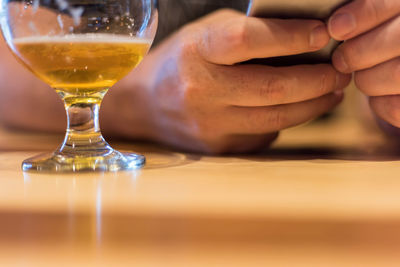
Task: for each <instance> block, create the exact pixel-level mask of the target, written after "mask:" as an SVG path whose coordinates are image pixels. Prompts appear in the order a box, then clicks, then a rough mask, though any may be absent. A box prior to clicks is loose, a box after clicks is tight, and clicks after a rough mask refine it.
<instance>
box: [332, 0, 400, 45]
mask: <svg viewBox="0 0 400 267" xmlns="http://www.w3.org/2000/svg"><path fill="white" fill-rule="evenodd" d="M399 14H400V1H399V0H355V1H352V2H351V3H349V4H347V5H345V6H343V7H342V8H339V9H338V10H337V11H336V12H335V13H334V14H333V15H332V16H331V18H330V19H329V22H328V29H329V33H330V35H331V36H332V37H333V38H335V39H336V40H348V39H351V38H353V37H355V36H357V35H360V34H361V33H364V32H366V31H369V30H371V29H372V28H375V27H376V26H378V25H380V24H382V23H383V22H385V21H387V20H389V19H391V18H393V17H395V16H396V15H399Z"/></svg>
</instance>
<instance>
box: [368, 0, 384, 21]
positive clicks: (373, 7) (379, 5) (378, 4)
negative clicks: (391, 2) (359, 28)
mask: <svg viewBox="0 0 400 267" xmlns="http://www.w3.org/2000/svg"><path fill="white" fill-rule="evenodd" d="M365 4H366V5H367V10H368V11H367V12H368V13H367V15H368V17H369V18H371V19H372V20H380V19H381V17H382V16H383V15H384V14H385V13H386V12H387V11H386V10H387V7H388V4H387V1H386V0H379V1H375V0H367V1H366V2H365Z"/></svg>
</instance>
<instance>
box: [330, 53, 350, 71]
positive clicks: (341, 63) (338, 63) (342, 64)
mask: <svg viewBox="0 0 400 267" xmlns="http://www.w3.org/2000/svg"><path fill="white" fill-rule="evenodd" d="M332 62H333V65H334V66H335V68H336V69H337V70H338V71H340V72H342V73H348V72H350V68H349V65H348V64H347V62H346V60H345V59H344V56H343V53H342V52H340V51H339V50H336V51H335V53H333V56H332Z"/></svg>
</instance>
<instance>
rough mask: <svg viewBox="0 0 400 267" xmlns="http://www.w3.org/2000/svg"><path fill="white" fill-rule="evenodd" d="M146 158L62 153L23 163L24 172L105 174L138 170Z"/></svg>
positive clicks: (122, 155)
mask: <svg viewBox="0 0 400 267" xmlns="http://www.w3.org/2000/svg"><path fill="white" fill-rule="evenodd" d="M144 164H145V157H144V156H142V155H137V154H133V153H122V152H118V151H116V150H112V151H111V152H109V153H107V154H105V155H100V156H99V155H96V156H82V155H75V156H70V155H66V154H63V153H60V152H55V153H53V154H41V155H38V156H35V157H33V158H29V159H26V160H24V162H22V170H23V171H38V172H85V171H86V172H93V171H98V172H105V171H124V170H136V169H139V168H141V167H143V166H144Z"/></svg>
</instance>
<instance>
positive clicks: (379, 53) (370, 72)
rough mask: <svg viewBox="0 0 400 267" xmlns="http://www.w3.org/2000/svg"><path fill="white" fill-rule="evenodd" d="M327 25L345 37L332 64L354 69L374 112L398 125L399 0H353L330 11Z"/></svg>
mask: <svg viewBox="0 0 400 267" xmlns="http://www.w3.org/2000/svg"><path fill="white" fill-rule="evenodd" d="M328 29H329V32H330V35H331V36H332V37H333V38H335V39H337V40H345V42H344V43H343V44H342V45H341V46H340V47H339V48H338V49H337V51H335V53H334V55H333V63H334V66H335V67H336V68H337V69H338V70H339V71H341V72H343V73H352V72H354V79H355V82H356V85H357V87H358V88H359V89H360V90H361V91H362V92H363V93H364V94H366V95H367V96H369V99H370V106H371V108H372V110H373V111H374V113H375V114H376V115H377V116H378V117H380V118H381V119H383V120H384V121H386V122H388V123H390V124H391V125H393V126H396V127H400V1H398V0H355V1H353V2H351V3H350V4H348V5H346V6H343V7H342V8H340V9H339V10H337V11H336V12H335V14H333V15H332V17H331V18H330V20H329V23H328ZM385 128H386V129H390V127H385Z"/></svg>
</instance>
